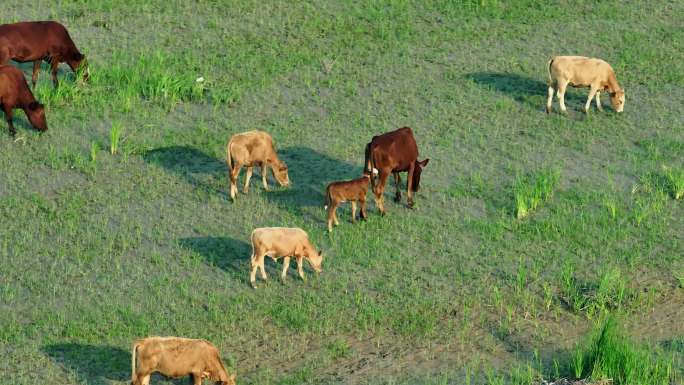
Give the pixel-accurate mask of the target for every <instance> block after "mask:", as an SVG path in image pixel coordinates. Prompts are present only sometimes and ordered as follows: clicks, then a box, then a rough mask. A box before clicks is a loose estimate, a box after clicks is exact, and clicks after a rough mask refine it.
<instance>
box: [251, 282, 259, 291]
mask: <svg viewBox="0 0 684 385" xmlns="http://www.w3.org/2000/svg"><path fill="white" fill-rule="evenodd" d="M250 285H251V286H252V289H257V288H258V286H257V285H256V283H254V282H250Z"/></svg>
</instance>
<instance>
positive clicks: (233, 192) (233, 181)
mask: <svg viewBox="0 0 684 385" xmlns="http://www.w3.org/2000/svg"><path fill="white" fill-rule="evenodd" d="M241 168H242V165H241V164H240V163H233V169H232V170H230V198H231V199H232V200H235V197H236V196H237V192H238V188H237V180H238V176H240V169H241Z"/></svg>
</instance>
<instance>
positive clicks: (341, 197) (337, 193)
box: [325, 172, 371, 232]
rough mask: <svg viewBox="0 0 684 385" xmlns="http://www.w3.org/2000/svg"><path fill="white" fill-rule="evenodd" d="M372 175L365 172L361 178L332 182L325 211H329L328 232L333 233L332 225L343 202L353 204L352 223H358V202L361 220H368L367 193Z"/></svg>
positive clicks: (337, 222) (326, 191)
mask: <svg viewBox="0 0 684 385" xmlns="http://www.w3.org/2000/svg"><path fill="white" fill-rule="evenodd" d="M370 179H371V178H370V173H367V172H364V173H363V176H362V177H361V178H357V179H354V180H349V181H341V182H332V183H330V184H329V185H328V187H326V189H325V209H326V210H328V232H332V224H333V221H335V226H337V225H339V224H340V222H339V221H338V220H337V206H339V205H340V203H343V202H351V207H352V223H356V202H357V201H358V202H359V205H360V206H361V219H366V218H368V214H367V213H366V192H367V191H368V184H369V183H370Z"/></svg>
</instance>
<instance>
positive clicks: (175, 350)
mask: <svg viewBox="0 0 684 385" xmlns="http://www.w3.org/2000/svg"><path fill="white" fill-rule="evenodd" d="M131 367H132V373H131V385H149V383H150V376H151V375H152V373H155V372H156V373H161V374H163V375H164V376H166V377H170V378H178V377H185V376H191V377H192V380H193V384H194V385H201V384H202V380H203V379H205V378H208V379H210V380H212V381H216V385H235V384H236V382H235V374H233V375H228V371H227V370H226V368H225V367H224V366H223V363H222V362H221V357H220V356H219V351H218V349H216V347H215V346H214V345H212V344H211V343H210V342H208V341H206V340H194V339H190V338H179V337H148V338H143V339H139V340H136V341H135V342H134V343H133V349H132V352H131Z"/></svg>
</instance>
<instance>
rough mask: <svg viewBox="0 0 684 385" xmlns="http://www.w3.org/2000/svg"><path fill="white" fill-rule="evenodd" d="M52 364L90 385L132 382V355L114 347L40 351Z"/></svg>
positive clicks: (65, 346) (67, 346)
mask: <svg viewBox="0 0 684 385" xmlns="http://www.w3.org/2000/svg"><path fill="white" fill-rule="evenodd" d="M41 350H42V351H43V352H44V353H45V354H47V355H48V356H49V357H50V359H52V361H54V362H55V363H57V364H58V365H59V366H62V367H63V368H65V369H66V370H68V371H69V372H71V373H74V374H75V375H76V376H77V377H78V379H79V381H80V382H82V383H85V384H88V385H94V384H97V385H100V384H109V383H110V381H130V376H131V354H130V352H127V351H125V350H122V349H119V348H115V347H112V346H95V345H85V344H75V343H65V344H54V345H46V346H44V347H43V348H42V349H41Z"/></svg>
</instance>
